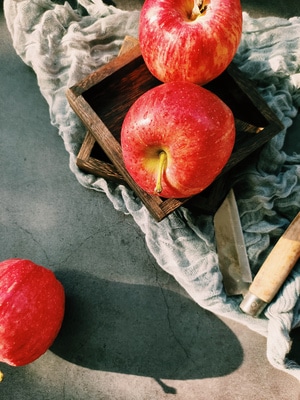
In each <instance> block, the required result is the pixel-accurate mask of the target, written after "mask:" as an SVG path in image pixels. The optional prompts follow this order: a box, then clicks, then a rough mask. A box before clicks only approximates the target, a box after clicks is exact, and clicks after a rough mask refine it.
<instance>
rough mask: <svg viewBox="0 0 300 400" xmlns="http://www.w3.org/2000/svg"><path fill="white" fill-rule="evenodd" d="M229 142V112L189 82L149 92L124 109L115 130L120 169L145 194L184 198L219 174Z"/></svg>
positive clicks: (230, 146)
mask: <svg viewBox="0 0 300 400" xmlns="http://www.w3.org/2000/svg"><path fill="white" fill-rule="evenodd" d="M234 142H235V123H234V117H233V114H232V111H231V110H230V108H229V107H228V106H227V105H226V104H225V103H224V102H223V101H222V100H221V99H220V98H219V97H218V96H216V95H215V94H213V93H212V92H210V91H208V90H207V89H204V88H202V87H201V86H198V85H196V84H193V83H190V82H169V83H164V84H161V85H159V86H157V87H155V88H152V89H150V90H148V91H147V92H145V93H144V94H143V95H142V96H140V97H139V98H138V99H137V100H136V101H135V102H134V103H133V105H132V106H131V107H130V109H129V111H128V113H127V114H126V116H125V118H124V121H123V124H122V129H121V146H122V153H123V159H124V163H125V166H126V168H127V171H128V172H129V174H130V175H131V176H132V178H133V179H134V180H135V182H136V183H137V184H138V185H139V186H140V187H141V188H142V189H144V190H145V191H146V192H147V193H149V194H156V195H159V196H161V197H163V198H186V197H189V196H193V195H195V194H197V193H200V192H201V191H203V190H204V189H205V188H206V187H208V186H209V185H210V184H211V183H212V182H213V181H214V180H215V178H216V177H217V176H218V175H219V174H220V172H221V171H222V169H223V167H224V166H225V164H226V163H227V161H228V159H229V157H230V155H231V153H232V149H233V146H234Z"/></svg>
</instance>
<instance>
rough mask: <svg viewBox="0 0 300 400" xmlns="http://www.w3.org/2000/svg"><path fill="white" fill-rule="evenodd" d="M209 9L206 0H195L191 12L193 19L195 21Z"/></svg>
mask: <svg viewBox="0 0 300 400" xmlns="http://www.w3.org/2000/svg"><path fill="white" fill-rule="evenodd" d="M206 10H207V5H205V4H204V0H194V7H193V9H192V13H191V17H190V18H191V20H192V21H194V20H195V19H196V18H198V17H199V15H203V14H204V13H205V11H206Z"/></svg>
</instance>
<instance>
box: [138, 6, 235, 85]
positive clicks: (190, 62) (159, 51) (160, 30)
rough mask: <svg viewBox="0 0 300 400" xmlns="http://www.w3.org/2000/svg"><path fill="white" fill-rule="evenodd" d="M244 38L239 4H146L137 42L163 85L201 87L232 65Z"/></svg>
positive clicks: (146, 61) (149, 65)
mask: <svg viewBox="0 0 300 400" xmlns="http://www.w3.org/2000/svg"><path fill="white" fill-rule="evenodd" d="M241 34H242V9H241V5H240V0H146V1H145V3H144V5H143V7H142V10H141V15H140V24H139V42H140V47H141V52H142V55H143V58H144V61H145V63H146V65H147V67H148V69H149V70H150V72H151V73H152V74H153V75H154V76H155V77H156V78H157V79H159V80H160V81H162V82H170V81H180V80H184V81H189V82H193V83H197V84H200V85H204V84H205V83H207V82H209V81H211V80H212V79H214V78H216V77H217V76H219V75H220V74H221V73H222V72H223V71H224V70H225V69H226V68H227V67H228V65H229V64H230V62H231V61H232V59H233V57H234V55H235V53H236V51H237V48H238V45H239V42H240V39H241Z"/></svg>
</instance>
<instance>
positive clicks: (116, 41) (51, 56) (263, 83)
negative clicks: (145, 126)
mask: <svg viewBox="0 0 300 400" xmlns="http://www.w3.org/2000/svg"><path fill="white" fill-rule="evenodd" d="M78 3H79V5H80V6H81V7H84V8H85V9H86V11H87V12H86V15H82V14H81V13H80V12H78V10H75V9H73V8H72V7H71V6H70V4H69V3H68V2H65V3H64V4H55V2H52V1H50V0H4V12H5V17H6V21H7V26H8V29H9V31H10V33H11V36H12V40H13V45H14V48H15V50H16V52H17V54H18V55H19V56H20V57H21V59H22V60H23V61H24V63H26V64H27V65H29V66H30V67H31V68H32V69H33V70H34V71H35V73H36V76H37V82H38V85H39V88H40V91H41V93H42V95H43V96H44V98H45V99H46V101H47V103H48V105H49V113H50V120H51V123H52V124H53V125H54V126H55V127H57V129H58V133H59V135H60V136H61V137H62V140H63V143H64V145H65V148H66V151H67V152H68V153H69V160H70V161H69V164H70V169H71V170H72V172H73V173H74V174H75V176H76V177H77V179H78V182H79V183H80V184H81V185H83V186H85V187H87V188H89V189H93V190H98V191H101V192H104V193H105V194H106V196H107V197H108V198H109V200H110V201H111V202H112V204H113V206H114V207H115V209H117V210H119V211H120V212H123V213H125V214H130V215H132V217H133V219H134V220H135V222H136V223H137V225H138V226H139V227H140V229H141V230H142V232H143V233H144V235H145V242H146V244H147V246H148V249H149V250H150V252H151V253H152V254H153V256H154V257H155V259H156V261H157V263H158V265H160V267H161V268H163V269H164V270H165V271H166V272H168V273H169V274H171V275H172V276H174V277H175V279H176V280H177V281H178V282H179V284H180V285H181V286H182V287H183V288H184V289H185V290H186V291H187V293H188V294H189V295H190V296H191V297H192V298H193V299H194V301H195V302H197V303H198V304H199V306H201V307H203V308H205V309H207V310H210V311H211V312H213V313H215V314H216V315H219V316H225V317H227V318H230V319H232V320H235V321H238V322H240V323H242V324H244V325H245V326H247V327H248V328H250V329H252V330H253V331H255V332H257V333H259V334H261V335H264V336H265V337H266V338H267V357H268V359H269V361H270V363H271V364H272V365H273V366H274V367H276V368H279V369H281V370H284V371H286V372H288V373H290V374H292V375H293V376H295V377H296V378H297V379H298V380H300V367H299V366H298V365H297V364H296V363H294V362H293V361H292V360H289V359H288V352H289V349H290V345H291V343H290V334H289V333H290V330H291V329H292V328H293V327H296V326H299V323H300V315H299V314H300V313H299V308H300V306H299V294H300V266H299V262H298V264H297V266H296V267H295V269H294V270H293V271H292V273H291V274H290V276H289V278H288V279H287V281H286V283H285V284H284V285H283V287H282V288H281V291H280V293H279V294H278V295H277V296H276V298H275V299H274V301H273V302H272V303H271V304H270V306H269V307H268V308H267V309H266V311H265V313H264V314H263V315H262V316H261V317H260V318H252V317H249V316H247V315H245V314H243V313H242V312H241V311H240V309H239V302H240V301H241V298H236V297H228V296H226V294H225V292H224V290H223V285H222V276H221V273H220V271H219V267H218V257H217V253H216V248H215V242H214V231H213V223H212V217H211V216H205V215H202V216H195V215H193V214H192V213H191V212H190V211H189V210H187V209H186V208H184V207H181V208H180V209H178V210H176V211H175V212H174V213H172V214H171V215H170V216H168V217H167V218H165V219H164V220H163V221H161V222H159V223H157V222H155V221H154V219H153V218H152V217H151V215H150V214H149V212H148V211H147V209H146V208H145V206H144V205H143V204H142V203H141V201H140V200H139V199H138V198H137V197H136V196H135V195H134V193H133V192H132V191H131V190H130V189H129V188H127V187H126V186H124V185H121V184H116V183H112V182H108V181H105V180H104V179H103V178H99V177H96V176H94V175H92V174H86V173H84V172H82V171H80V170H79V169H78V167H77V166H76V155H77V154H78V151H79V149H80V146H81V144H82V141H83V139H84V136H85V128H84V126H83V124H82V123H81V121H80V120H79V118H78V117H77V115H76V114H75V113H74V112H73V111H72V109H71V107H70V106H69V104H68V102H67V99H66V96H65V91H66V89H67V88H68V87H70V86H72V85H73V84H75V83H76V82H78V81H79V80H81V79H82V78H84V77H85V76H86V75H88V74H89V73H91V72H92V71H94V70H96V69H97V68H99V67H100V66H101V65H103V64H105V63H107V62H109V61H110V60H111V59H112V58H114V57H116V56H117V54H118V51H119V49H120V47H121V45H122V42H123V40H124V37H125V36H126V35H131V36H135V37H136V36H137V30H138V20H139V12H138V11H134V12H127V11H123V10H120V9H117V8H116V7H113V6H107V5H105V4H104V3H103V2H102V1H101V0H79V2H78ZM243 21H244V23H243V36H242V40H241V43H240V46H239V49H238V51H237V54H236V56H235V59H234V63H235V64H236V65H237V66H238V67H239V68H240V70H241V71H242V72H243V73H244V74H245V75H246V76H247V77H249V78H251V79H252V80H253V81H254V82H255V84H256V86H257V88H258V90H259V92H260V93H261V95H262V96H263V98H264V99H265V101H266V102H267V103H268V105H269V106H270V108H271V109H272V110H273V111H274V112H275V113H276V114H277V116H278V117H279V119H280V120H281V121H282V123H283V125H284V130H283V131H282V132H281V133H280V134H278V135H277V136H275V137H274V138H273V139H272V140H270V141H269V142H268V144H266V145H265V146H264V148H263V149H262V152H261V155H260V157H259V159H258V161H257V163H253V164H252V165H250V166H249V167H247V168H246V169H245V170H243V171H240V173H239V174H237V175H236V176H235V177H234V180H233V186H234V189H235V194H236V198H237V202H238V208H239V212H240V217H241V223H242V227H243V232H244V237H245V243H246V247H247V253H248V257H249V261H250V265H251V268H252V271H253V273H256V272H257V270H258V269H259V266H260V265H261V264H262V263H263V261H264V259H265V257H266V255H267V253H268V252H269V251H270V250H271V248H272V247H273V246H274V244H275V242H276V240H277V239H278V238H279V237H280V235H281V234H282V233H283V232H284V230H285V229H286V228H287V226H288V224H289V223H290V222H291V221H292V219H293V217H294V216H295V215H296V213H297V212H298V211H299V205H300V190H299V188H300V165H299V164H300V155H299V154H293V155H288V154H286V153H285V152H284V151H283V150H282V147H283V144H284V140H285V135H286V130H287V128H288V127H289V126H291V124H292V119H293V118H294V117H295V116H296V114H297V109H298V108H299V106H300V96H299V93H300V91H299V89H300V78H299V66H300V29H299V28H300V18H299V17H295V18H292V19H290V20H286V19H282V18H275V17H268V18H261V19H253V18H250V17H249V15H248V14H246V13H244V14H243ZM99 213H101V211H100V210H99Z"/></svg>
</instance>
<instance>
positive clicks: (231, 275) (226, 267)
mask: <svg viewBox="0 0 300 400" xmlns="http://www.w3.org/2000/svg"><path fill="white" fill-rule="evenodd" d="M214 229H215V239H216V247H217V254H218V259H219V267H220V270H221V273H222V276H223V285H224V289H225V292H226V293H227V294H228V295H230V296H232V295H240V294H242V295H243V296H244V295H245V294H246V293H247V292H248V289H249V286H250V284H251V282H252V274H251V269H250V265H249V260H248V256H247V252H246V246H245V242H244V236H243V231H242V227H241V222H240V216H239V212H238V207H237V203H236V199H235V195H234V191H233V189H230V191H229V193H228V194H227V196H226V198H225V200H224V201H223V203H222V204H221V206H220V207H219V209H218V210H217V212H216V213H215V216H214Z"/></svg>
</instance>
